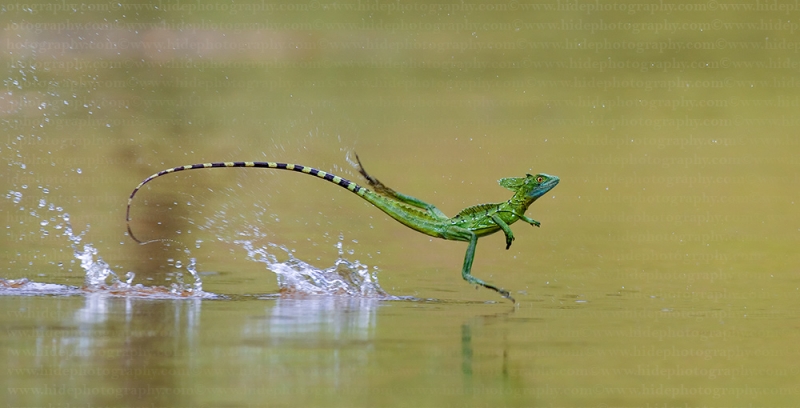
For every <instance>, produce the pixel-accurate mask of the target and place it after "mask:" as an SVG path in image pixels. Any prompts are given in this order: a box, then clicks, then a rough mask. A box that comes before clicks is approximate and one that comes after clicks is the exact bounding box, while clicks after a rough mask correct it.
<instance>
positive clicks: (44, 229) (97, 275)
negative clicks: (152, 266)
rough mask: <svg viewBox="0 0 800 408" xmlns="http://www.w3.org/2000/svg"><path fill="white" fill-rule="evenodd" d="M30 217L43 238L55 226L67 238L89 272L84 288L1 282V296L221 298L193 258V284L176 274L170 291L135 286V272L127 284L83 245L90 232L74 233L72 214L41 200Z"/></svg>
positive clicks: (15, 197)
mask: <svg viewBox="0 0 800 408" xmlns="http://www.w3.org/2000/svg"><path fill="white" fill-rule="evenodd" d="M6 198H8V199H10V200H12V202H14V204H19V203H20V202H21V201H22V199H23V194H22V193H21V192H17V191H10V192H9V193H8V195H6ZM48 204H49V205H48ZM20 210H21V211H25V209H24V207H20ZM37 210H41V211H45V210H46V211H54V212H55V213H56V214H57V215H56V216H50V218H46V217H43V216H41V215H40V214H39V213H38V212H37ZM27 216H30V217H32V219H33V220H34V221H36V220H40V219H41V220H42V221H38V222H37V224H38V225H40V226H41V228H40V231H39V232H40V233H41V234H42V236H47V235H49V231H48V228H49V227H51V226H52V228H53V229H54V230H55V231H56V237H59V238H60V237H65V238H67V240H68V241H69V245H70V247H71V248H72V253H73V256H74V257H75V260H77V261H80V266H81V268H82V269H83V270H84V272H85V275H84V286H83V287H82V288H78V287H74V286H67V285H58V284H51V283H39V282H33V281H30V280H29V279H27V278H22V279H15V280H5V279H2V278H0V295H75V294H81V293H86V292H90V293H99V294H105V295H109V296H123V297H146V298H167V299H175V298H187V297H192V298H218V297H219V296H218V295H215V294H213V293H207V292H204V291H203V282H202V280H201V279H200V276H199V274H198V273H197V269H196V263H195V259H194V258H190V261H189V264H188V265H187V266H186V271H187V272H188V273H189V274H190V275H191V276H192V278H193V279H194V280H193V282H191V283H185V282H184V281H183V275H184V274H183V273H182V272H175V273H173V276H174V278H175V282H173V283H172V285H171V287H169V288H165V287H160V286H144V285H142V284H134V283H133V280H134V277H135V274H134V273H133V272H128V273H126V274H125V280H123V279H120V277H119V276H118V275H117V273H116V272H114V270H113V269H112V268H111V267H110V265H109V264H108V263H107V262H106V261H104V260H103V258H102V257H100V255H99V254H98V250H97V248H95V247H94V246H92V244H89V243H86V244H82V241H83V239H84V236H85V235H86V232H87V231H88V229H87V230H84V231H82V232H81V233H79V234H76V233H74V231H73V228H72V224H71V223H70V216H69V214H68V213H66V212H64V210H63V209H62V208H61V207H58V206H55V205H54V204H52V203H47V201H46V200H45V199H44V198H42V199H39V201H38V205H37V206H36V210H31V211H30V212H28V213H27ZM59 219H60V221H59ZM45 221H47V222H45Z"/></svg>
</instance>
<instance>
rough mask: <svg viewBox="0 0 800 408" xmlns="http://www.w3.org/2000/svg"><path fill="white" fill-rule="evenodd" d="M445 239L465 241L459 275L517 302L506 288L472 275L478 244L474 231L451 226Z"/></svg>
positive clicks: (472, 283) (471, 282)
mask: <svg viewBox="0 0 800 408" xmlns="http://www.w3.org/2000/svg"><path fill="white" fill-rule="evenodd" d="M444 238H445V239H452V240H456V241H467V242H469V246H467V253H466V254H465V255H464V266H463V268H461V277H462V278H464V280H465V281H467V282H468V283H469V284H471V285H478V286H483V287H484V288H486V289H491V290H493V291H495V292H497V293H499V294H500V296H502V297H504V298H506V299H508V300H510V301H511V302H512V303H517V301H516V300H514V298H513V297H512V296H511V293H509V292H508V291H507V290H505V289H503V288H498V287H497V286H494V285H492V284H489V283H486V282H484V281H483V280H482V279H479V278H476V277H475V276H473V275H472V261H473V259H475V247H476V246H477V245H478V236H477V235H475V233H474V232H472V231H470V230H467V229H464V228H460V227H451V228H448V229H447V231H446V235H445V237H444Z"/></svg>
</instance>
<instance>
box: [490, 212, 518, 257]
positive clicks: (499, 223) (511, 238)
mask: <svg viewBox="0 0 800 408" xmlns="http://www.w3.org/2000/svg"><path fill="white" fill-rule="evenodd" d="M491 217H492V221H494V223H495V224H497V226H498V227H500V229H502V230H503V233H504V234H506V249H508V248H511V242H513V241H514V233H513V232H511V227H509V226H508V224H506V222H505V221H503V220H502V219H501V218H500V217H499V216H498V215H497V214H492V215H491Z"/></svg>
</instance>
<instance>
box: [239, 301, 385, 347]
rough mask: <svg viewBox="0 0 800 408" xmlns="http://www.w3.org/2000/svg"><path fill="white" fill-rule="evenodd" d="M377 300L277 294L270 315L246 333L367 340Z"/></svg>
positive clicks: (305, 339) (299, 338)
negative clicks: (300, 296)
mask: <svg viewBox="0 0 800 408" xmlns="http://www.w3.org/2000/svg"><path fill="white" fill-rule="evenodd" d="M379 304H380V301H379V300H378V299H371V298H355V297H343V296H309V297H306V298H303V299H291V298H278V299H277V300H276V301H275V306H274V307H272V309H271V310H270V313H269V314H270V316H269V318H268V319H267V320H266V321H262V322H260V323H255V324H251V325H248V326H246V327H245V335H248V336H268V337H269V338H270V341H271V342H272V343H273V344H280V343H282V342H285V341H287V340H289V341H292V342H294V341H302V342H309V341H311V342H318V341H320V339H326V341H327V340H330V339H333V340H354V341H356V340H360V341H363V340H369V339H370V338H371V337H372V333H373V332H372V330H373V329H374V327H375V316H376V312H377V309H378V305H379Z"/></svg>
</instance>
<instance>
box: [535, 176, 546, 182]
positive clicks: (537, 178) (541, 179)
mask: <svg viewBox="0 0 800 408" xmlns="http://www.w3.org/2000/svg"><path fill="white" fill-rule="evenodd" d="M543 181H544V177H542V176H539V177H536V182H537V183H541V182H543Z"/></svg>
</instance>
